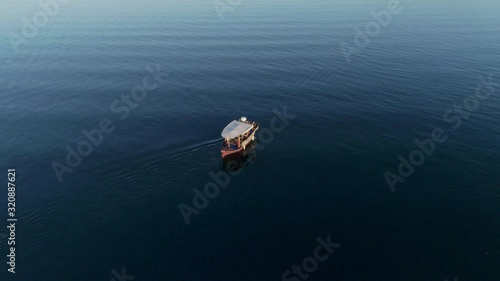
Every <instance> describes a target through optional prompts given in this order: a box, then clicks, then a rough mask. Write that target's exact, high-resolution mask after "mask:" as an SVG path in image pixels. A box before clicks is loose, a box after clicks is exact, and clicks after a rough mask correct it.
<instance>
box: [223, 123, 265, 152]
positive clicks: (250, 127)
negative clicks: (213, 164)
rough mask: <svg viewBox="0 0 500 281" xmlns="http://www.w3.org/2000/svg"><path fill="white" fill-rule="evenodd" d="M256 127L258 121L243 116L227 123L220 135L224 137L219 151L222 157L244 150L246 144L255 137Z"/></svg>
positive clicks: (257, 126)
mask: <svg viewBox="0 0 500 281" xmlns="http://www.w3.org/2000/svg"><path fill="white" fill-rule="evenodd" d="M258 129H259V123H257V122H251V121H247V118H245V117H241V118H240V120H233V121H232V122H231V123H229V124H228V125H227V126H226V127H225V128H224V130H222V133H221V136H222V137H223V138H224V143H223V144H222V149H221V151H220V152H221V154H222V158H224V157H226V156H227V155H231V154H233V153H237V152H240V151H242V150H245V149H246V147H247V145H248V144H249V143H250V142H251V141H252V140H254V139H255V132H256V131H257V130H258Z"/></svg>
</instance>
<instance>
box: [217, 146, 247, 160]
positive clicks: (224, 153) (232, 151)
mask: <svg viewBox="0 0 500 281" xmlns="http://www.w3.org/2000/svg"><path fill="white" fill-rule="evenodd" d="M242 150H243V148H242V147H240V148H238V149H222V150H221V151H220V153H221V154H222V158H224V157H226V156H228V155H231V154H235V153H238V152H240V151H242Z"/></svg>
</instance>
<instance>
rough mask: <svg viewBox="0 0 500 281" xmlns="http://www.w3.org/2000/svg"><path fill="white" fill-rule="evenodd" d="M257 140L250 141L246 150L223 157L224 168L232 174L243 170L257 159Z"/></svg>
mask: <svg viewBox="0 0 500 281" xmlns="http://www.w3.org/2000/svg"><path fill="white" fill-rule="evenodd" d="M256 143H257V140H253V141H251V142H249V143H248V145H247V147H246V149H245V150H242V151H240V152H238V153H233V154H231V155H228V156H226V157H224V158H223V159H222V166H223V167H222V168H223V169H224V170H225V171H227V172H230V173H232V174H236V173H239V172H241V170H242V169H243V168H246V167H248V165H250V164H251V163H253V162H254V161H255V157H256V154H257V151H256V150H255V145H256Z"/></svg>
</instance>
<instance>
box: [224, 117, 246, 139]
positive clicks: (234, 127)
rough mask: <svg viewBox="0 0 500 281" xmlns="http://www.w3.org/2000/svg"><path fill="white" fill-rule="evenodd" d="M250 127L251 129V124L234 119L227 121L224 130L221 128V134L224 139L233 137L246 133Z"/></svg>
mask: <svg viewBox="0 0 500 281" xmlns="http://www.w3.org/2000/svg"><path fill="white" fill-rule="evenodd" d="M250 129H252V124H248V123H244V122H240V121H236V120H234V121H233V122H231V123H229V124H228V125H227V126H226V128H224V130H222V133H221V136H222V137H223V138H226V139H234V138H235V137H237V136H239V135H241V134H244V133H246V132H247V131H248V130H250Z"/></svg>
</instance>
